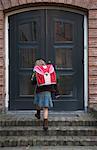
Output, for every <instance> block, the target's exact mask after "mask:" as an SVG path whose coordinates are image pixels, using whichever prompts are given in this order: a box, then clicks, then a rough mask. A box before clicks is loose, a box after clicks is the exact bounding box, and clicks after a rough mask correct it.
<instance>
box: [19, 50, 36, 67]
mask: <svg viewBox="0 0 97 150" xmlns="http://www.w3.org/2000/svg"><path fill="white" fill-rule="evenodd" d="M37 53H38V51H37V49H36V48H21V49H19V65H20V68H32V67H33V66H34V63H35V60H36V57H37Z"/></svg>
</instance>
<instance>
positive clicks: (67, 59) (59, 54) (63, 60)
mask: <svg viewBox="0 0 97 150" xmlns="http://www.w3.org/2000/svg"><path fill="white" fill-rule="evenodd" d="M55 59H56V60H55V61H56V67H57V68H72V49H63V48H57V49H56V54H55Z"/></svg>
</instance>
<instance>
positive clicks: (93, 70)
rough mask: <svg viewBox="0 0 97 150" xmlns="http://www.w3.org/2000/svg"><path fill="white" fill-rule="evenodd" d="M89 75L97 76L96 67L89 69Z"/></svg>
mask: <svg viewBox="0 0 97 150" xmlns="http://www.w3.org/2000/svg"><path fill="white" fill-rule="evenodd" d="M89 75H91V76H97V67H89Z"/></svg>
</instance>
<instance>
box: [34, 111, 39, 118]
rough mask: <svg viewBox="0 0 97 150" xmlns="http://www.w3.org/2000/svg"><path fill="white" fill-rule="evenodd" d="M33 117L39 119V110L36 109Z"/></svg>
mask: <svg viewBox="0 0 97 150" xmlns="http://www.w3.org/2000/svg"><path fill="white" fill-rule="evenodd" d="M35 117H36V118H37V119H40V110H37V113H36V114H35Z"/></svg>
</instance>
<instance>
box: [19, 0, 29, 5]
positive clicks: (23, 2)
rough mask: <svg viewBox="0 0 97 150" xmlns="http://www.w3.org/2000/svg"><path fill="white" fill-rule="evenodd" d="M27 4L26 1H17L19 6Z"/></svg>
mask: <svg viewBox="0 0 97 150" xmlns="http://www.w3.org/2000/svg"><path fill="white" fill-rule="evenodd" d="M26 3H27V1H26V0H19V4H20V5H21V4H26Z"/></svg>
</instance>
